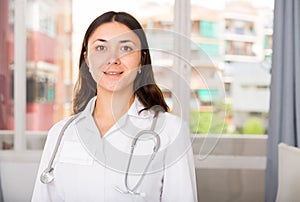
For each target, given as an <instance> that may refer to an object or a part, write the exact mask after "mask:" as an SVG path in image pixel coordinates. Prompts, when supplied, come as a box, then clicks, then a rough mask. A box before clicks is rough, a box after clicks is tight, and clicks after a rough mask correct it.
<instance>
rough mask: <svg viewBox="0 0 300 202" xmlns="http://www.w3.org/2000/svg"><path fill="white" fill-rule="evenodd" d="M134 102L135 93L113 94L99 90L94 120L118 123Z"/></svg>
mask: <svg viewBox="0 0 300 202" xmlns="http://www.w3.org/2000/svg"><path fill="white" fill-rule="evenodd" d="M133 101H134V95H133V92H123V91H122V92H111V91H105V90H101V89H97V100H96V106H95V110H94V118H95V119H98V118H99V119H111V120H112V119H114V120H115V121H117V120H118V119H119V118H120V117H121V116H123V114H125V113H126V112H127V111H128V109H129V108H130V106H131V104H132V103H133Z"/></svg>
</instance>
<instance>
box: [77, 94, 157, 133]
mask: <svg viewBox="0 0 300 202" xmlns="http://www.w3.org/2000/svg"><path fill="white" fill-rule="evenodd" d="M96 98H97V97H96V96H95V97H93V98H92V99H91V100H90V101H89V102H88V104H87V106H86V107H85V109H84V110H83V111H82V113H81V114H80V115H79V117H78V118H77V120H76V121H75V123H76V125H77V126H78V128H84V129H85V131H90V132H93V133H96V134H99V131H98V128H97V127H96V124H95V122H94V119H93V115H92V114H93V112H94V109H95V103H96ZM144 108H145V107H144V106H143V104H142V103H141V102H140V101H139V99H138V98H137V97H135V99H134V102H133V103H132V105H131V106H130V108H129V110H128V111H127V113H125V114H124V115H123V116H122V117H121V118H120V119H119V120H118V121H117V123H116V124H115V125H114V126H113V128H111V129H110V130H109V131H108V132H110V131H112V130H115V129H120V127H123V126H124V125H125V124H126V122H127V120H128V118H129V116H131V117H134V118H138V119H149V118H151V117H152V116H153V115H154V112H152V111H150V110H143V111H141V110H142V109H144ZM139 111H141V112H140V113H139ZM99 135H100V134H99Z"/></svg>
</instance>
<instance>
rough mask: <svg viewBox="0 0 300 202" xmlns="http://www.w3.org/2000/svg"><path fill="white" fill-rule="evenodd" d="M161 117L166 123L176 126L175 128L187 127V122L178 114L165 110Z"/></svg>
mask: <svg viewBox="0 0 300 202" xmlns="http://www.w3.org/2000/svg"><path fill="white" fill-rule="evenodd" d="M163 118H164V119H165V122H166V124H168V125H171V126H172V127H176V128H177V129H181V128H185V127H187V123H186V121H185V120H183V119H182V118H181V117H180V116H177V115H175V114H172V113H170V112H165V113H164V114H163Z"/></svg>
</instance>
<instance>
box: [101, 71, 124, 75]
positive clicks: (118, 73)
mask: <svg viewBox="0 0 300 202" xmlns="http://www.w3.org/2000/svg"><path fill="white" fill-rule="evenodd" d="M103 73H104V74H106V75H121V74H123V72H103Z"/></svg>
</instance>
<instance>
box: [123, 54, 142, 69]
mask: <svg viewBox="0 0 300 202" xmlns="http://www.w3.org/2000/svg"><path fill="white" fill-rule="evenodd" d="M122 62H123V64H124V65H125V66H127V67H128V69H131V70H134V69H138V68H139V67H140V66H141V56H140V54H136V53H133V54H130V55H127V56H126V57H124V58H123V61H122Z"/></svg>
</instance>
